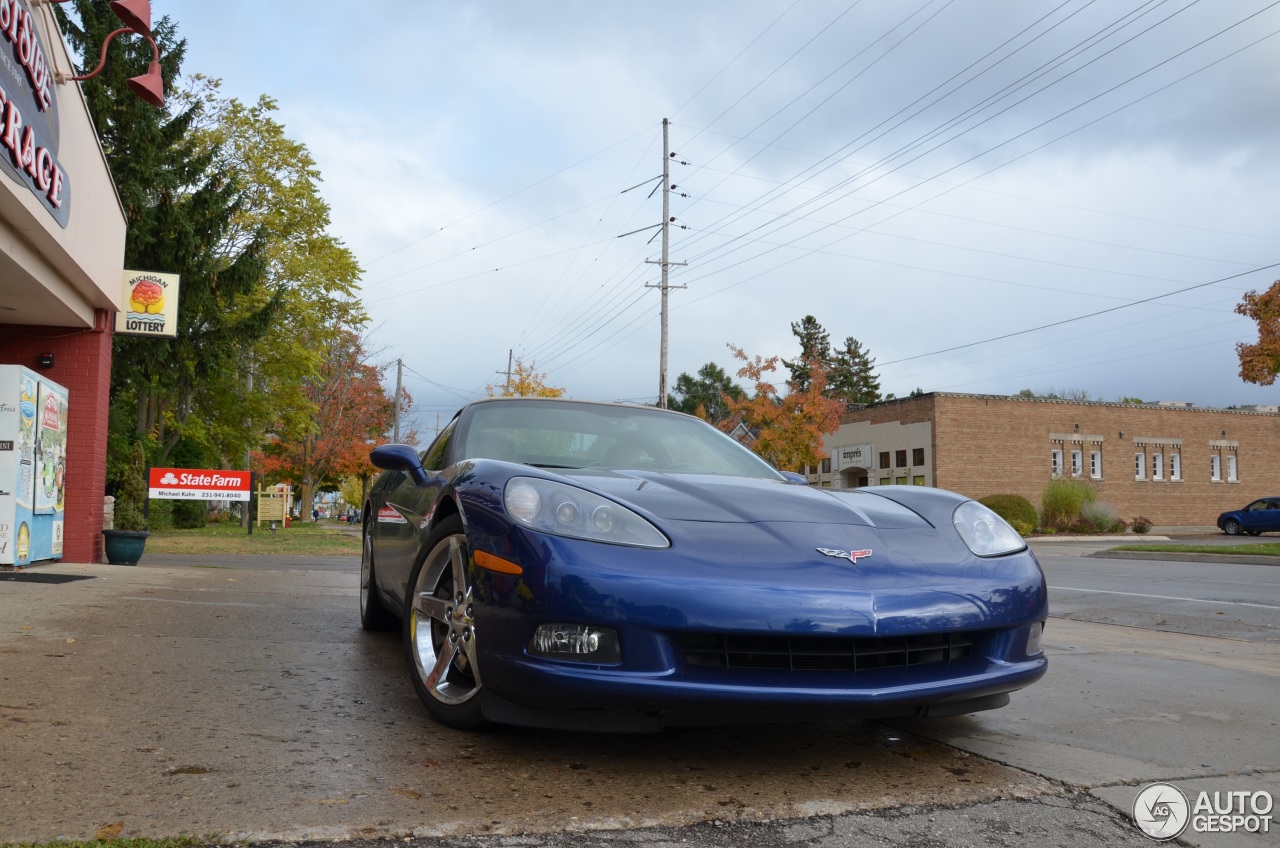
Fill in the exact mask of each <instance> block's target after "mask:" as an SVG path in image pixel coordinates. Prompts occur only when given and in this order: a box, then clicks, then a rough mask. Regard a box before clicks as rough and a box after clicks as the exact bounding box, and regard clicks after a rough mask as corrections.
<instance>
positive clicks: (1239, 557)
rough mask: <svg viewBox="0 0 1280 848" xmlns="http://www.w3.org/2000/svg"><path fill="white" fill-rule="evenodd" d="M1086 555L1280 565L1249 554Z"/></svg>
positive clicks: (1269, 558)
mask: <svg viewBox="0 0 1280 848" xmlns="http://www.w3.org/2000/svg"><path fill="white" fill-rule="evenodd" d="M1085 556H1086V557H1097V558H1099V559H1148V560H1150V559H1157V560H1159V559H1162V560H1166V561H1169V562H1198V563H1200V564H1201V565H1218V564H1223V565H1270V566H1280V557H1276V556H1249V555H1248V554H1188V553H1176V552H1170V551H1094V552H1093V553H1089V554H1085Z"/></svg>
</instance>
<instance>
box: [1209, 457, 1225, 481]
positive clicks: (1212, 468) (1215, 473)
mask: <svg viewBox="0 0 1280 848" xmlns="http://www.w3.org/2000/svg"><path fill="white" fill-rule="evenodd" d="M1209 479H1210V480H1212V481H1213V482H1214V483H1221V482H1222V456H1221V455H1220V454H1216V453H1215V454H1212V455H1210V457H1209Z"/></svg>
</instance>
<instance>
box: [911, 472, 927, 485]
mask: <svg viewBox="0 0 1280 848" xmlns="http://www.w3.org/2000/svg"><path fill="white" fill-rule="evenodd" d="M911 485H913V486H923V485H924V475H923V474H918V475H916V476H915V477H912V478H911Z"/></svg>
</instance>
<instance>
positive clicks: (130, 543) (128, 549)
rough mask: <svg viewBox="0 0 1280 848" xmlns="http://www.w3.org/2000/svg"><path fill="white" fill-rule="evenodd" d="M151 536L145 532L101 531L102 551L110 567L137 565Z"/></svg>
mask: <svg viewBox="0 0 1280 848" xmlns="http://www.w3.org/2000/svg"><path fill="white" fill-rule="evenodd" d="M150 535H151V534H150V533H149V532H147V531H146V530H103V531H102V537H103V545H102V547H103V550H104V552H105V553H106V555H107V562H109V563H111V564H112V565H137V564H138V560H140V559H142V548H143V546H145V545H146V544H147V537H148V536H150Z"/></svg>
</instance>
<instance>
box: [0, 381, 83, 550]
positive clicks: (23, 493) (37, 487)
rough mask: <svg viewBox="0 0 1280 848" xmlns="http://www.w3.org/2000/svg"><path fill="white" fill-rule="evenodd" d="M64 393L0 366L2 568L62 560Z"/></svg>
mask: <svg viewBox="0 0 1280 848" xmlns="http://www.w3.org/2000/svg"><path fill="white" fill-rule="evenodd" d="M66 474H67V390H66V388H64V387H63V386H60V385H58V384H57V383H55V382H53V381H51V380H48V379H45V378H44V377H41V376H40V375H39V374H37V373H36V372H34V371H31V370H30V369H27V368H24V367H22V366H21V365H0V565H26V564H28V563H31V562H36V561H39V560H45V559H62V527H63V524H62V519H63V515H64V510H65V505H66V486H65V482H66Z"/></svg>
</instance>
